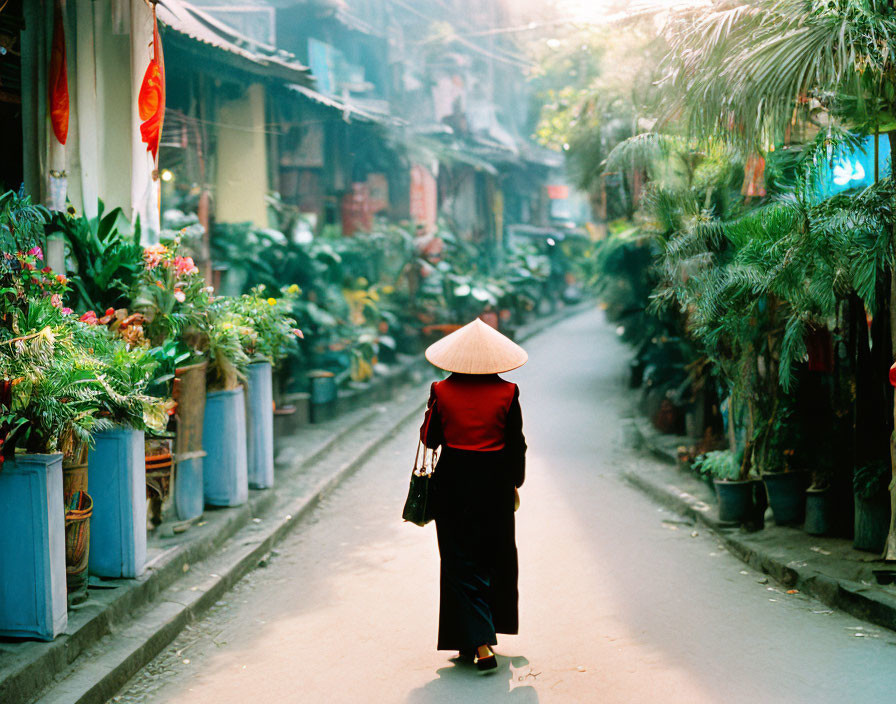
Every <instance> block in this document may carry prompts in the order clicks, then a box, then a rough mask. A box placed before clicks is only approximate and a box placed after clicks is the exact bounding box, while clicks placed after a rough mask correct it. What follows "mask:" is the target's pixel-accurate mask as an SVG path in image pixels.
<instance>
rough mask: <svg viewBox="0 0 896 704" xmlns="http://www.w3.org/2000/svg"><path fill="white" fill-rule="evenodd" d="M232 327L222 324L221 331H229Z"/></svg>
mask: <svg viewBox="0 0 896 704" xmlns="http://www.w3.org/2000/svg"><path fill="white" fill-rule="evenodd" d="M232 327H233V325H231V324H230V323H222V324H221V329H222V330H230V328H232Z"/></svg>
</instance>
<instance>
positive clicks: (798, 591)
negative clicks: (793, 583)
mask: <svg viewBox="0 0 896 704" xmlns="http://www.w3.org/2000/svg"><path fill="white" fill-rule="evenodd" d="M787 593H788V594H799V593H800V590H799V589H788V590H787Z"/></svg>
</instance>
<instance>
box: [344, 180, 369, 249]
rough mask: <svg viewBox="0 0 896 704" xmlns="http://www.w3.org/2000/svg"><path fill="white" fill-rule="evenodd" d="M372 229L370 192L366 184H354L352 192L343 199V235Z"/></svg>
mask: <svg viewBox="0 0 896 704" xmlns="http://www.w3.org/2000/svg"><path fill="white" fill-rule="evenodd" d="M372 229H373V211H372V210H371V208H370V191H369V189H368V188H367V184H366V183H353V184H352V190H351V191H350V192H348V193H346V194H345V195H344V196H343V197H342V234H343V235H346V236H348V235H353V234H355V233H356V232H370V231H371V230H372Z"/></svg>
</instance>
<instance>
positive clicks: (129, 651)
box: [0, 301, 594, 704]
mask: <svg viewBox="0 0 896 704" xmlns="http://www.w3.org/2000/svg"><path fill="white" fill-rule="evenodd" d="M593 305H594V304H593V302H591V301H585V302H582V303H579V304H577V305H574V306H569V307H565V308H563V309H561V310H560V311H557V312H556V313H554V314H552V315H550V316H546V317H545V318H542V319H539V320H537V321H534V322H533V323H530V324H529V325H528V326H525V327H524V328H522V329H521V330H520V331H519V333H518V336H517V338H518V339H519V340H520V341H523V340H527V339H529V338H531V337H533V336H535V335H537V334H539V333H540V332H542V331H544V330H545V329H547V328H549V327H551V326H553V325H555V324H557V323H559V322H561V321H563V320H566V319H568V318H571V317H573V316H575V315H578V314H580V313H582V312H584V311H586V310H589V309H590V308H591V307H593ZM427 368H428V365H426V364H424V363H422V362H421V361H420V360H417V361H415V362H413V363H411V364H409V365H408V368H407V370H405V373H407V374H408V376H409V377H413V375H414V373H415V372H417V371H418V370H420V371H423V370H425V369H427ZM410 385H411V384H405V385H404V387H405V388H407V387H408V386H410ZM425 398H426V394H425V393H422V394H421V397H420V403H418V404H413V405H412V408H411V410H409V411H407V412H406V413H403V414H402V415H401V417H400V419H399V420H398V421H396V422H394V423H392V424H390V425H389V426H388V428H386V429H385V430H384V431H383V432H382V433H379V434H378V435H377V436H376V437H375V438H374V439H372V440H371V441H369V442H368V443H366V444H365V445H364V446H363V447H361V448H359V450H358V452H357V453H356V454H355V456H354V457H353V458H352V459H351V460H348V461H347V462H345V463H343V464H342V465H340V466H339V468H338V469H336V471H335V472H333V473H332V474H330V475H329V476H327V477H325V478H323V479H322V480H321V481H319V482H318V484H316V485H315V486H314V488H313V489H312V490H311V491H310V492H309V493H308V494H306V495H304V496H302V497H300V498H298V499H295V500H293V501H292V502H291V503H290V504H289V505H288V508H287V509H286V515H285V517H283V518H282V519H279V520H278V521H277V522H276V523H275V524H274V525H273V526H270V527H266V528H265V531H264V533H263V534H261V535H258V534H256V535H254V536H251V537H250V536H247V537H246V540H244V541H243V544H242V546H240V548H239V549H235V550H231V551H229V552H228V551H226V550H225V551H223V554H222V552H221V547H222V545H223V544H224V543H225V542H226V541H227V540H229V539H230V538H233V537H235V536H237V535H238V534H239V533H240V531H242V530H243V529H244V528H245V527H246V526H248V525H250V519H254V518H256V517H264V516H266V515H269V514H270V512H271V511H272V510H273V508H274V507H275V505H276V504H277V492H276V489H274V490H268V491H263V492H261V491H259V492H254V491H253V492H250V499H249V501H248V502H247V503H246V504H245V505H244V506H242V507H239V508H238V509H230V511H232V513H228V514H227V516H226V518H225V519H224V523H222V524H219V525H218V526H216V528H217V530H215V531H209V533H210V534H209V535H208V536H204V537H203V538H202V539H201V540H197V541H195V542H193V543H191V544H189V545H188V546H185V547H184V549H182V550H180V551H179V553H178V554H177V555H176V556H173V557H172V558H171V559H168V560H167V561H165V562H163V564H158V565H157V566H156V569H155V570H153V572H152V573H151V578H147V579H145V580H144V581H143V582H142V583H141V584H140V585H139V587H138V588H136V589H130V590H128V591H127V592H125V593H123V594H121V595H120V598H118V599H117V600H115V601H114V602H113V603H112V604H111V605H110V606H109V607H108V608H106V609H103V610H101V611H99V612H98V613H97V615H96V616H95V617H94V618H93V619H91V620H90V621H89V622H88V623H87V624H85V625H83V626H82V627H81V628H79V629H78V631H76V632H75V633H73V634H72V635H71V636H69V638H67V639H65V640H60V639H57V640H56V641H53V642H52V643H48V644H47V646H49V647H48V649H47V652H46V653H44V654H43V655H42V656H41V657H40V658H37V659H36V660H35V661H33V662H31V663H29V664H28V665H26V666H25V667H23V668H22V669H21V670H20V671H19V672H17V673H15V674H14V675H13V676H11V677H8V678H7V679H6V680H4V681H3V682H0V695H2V696H0V699H2V701H3V702H4V704H6V703H7V702H8V703H9V704H15V703H18V702H28V701H39V702H42V703H46V704H50V703H53V704H92V703H97V704H99V703H101V702H105V701H107V700H108V699H109V698H110V697H112V696H114V694H115V693H116V692H117V691H118V690H120V689H121V687H122V686H124V684H126V683H127V681H128V680H129V679H130V678H131V677H133V675H134V674H136V673H137V672H138V671H139V670H140V669H141V668H142V667H144V666H145V665H146V664H147V663H148V662H150V661H151V660H152V659H153V658H154V657H155V656H156V655H158V653H160V652H161V651H162V650H163V649H164V648H165V647H166V646H167V645H168V644H170V643H171V642H172V641H173V640H174V639H175V638H176V637H177V635H178V634H179V633H180V632H181V631H182V630H183V629H184V627H185V626H187V625H188V624H189V623H190V622H192V621H194V620H196V619H197V618H200V617H201V616H202V614H203V613H204V612H205V611H206V610H208V609H209V608H210V607H211V606H213V605H214V604H215V602H216V601H217V600H218V599H220V597H221V595H223V594H224V593H226V592H227V591H228V590H229V589H230V588H232V587H233V586H234V585H235V584H236V583H237V582H238V581H239V580H240V579H241V578H242V577H244V576H245V575H246V574H247V573H248V572H250V571H251V570H253V569H254V568H256V567H258V566H259V563H260V562H262V561H263V558H264V556H265V555H266V554H267V553H269V552H270V551H271V549H272V548H273V547H274V545H276V544H277V543H278V542H280V541H281V540H282V539H283V538H284V537H286V535H288V534H289V532H290V531H291V530H293V528H295V527H296V526H298V525H299V524H300V522H301V521H302V520H303V519H304V518H305V517H307V516H308V514H309V513H310V512H311V511H313V510H314V508H315V507H317V506H318V505H319V504H320V502H321V501H322V500H323V499H325V498H326V497H327V496H328V495H329V494H330V493H331V492H332V491H333V490H334V489H335V488H337V487H338V486H339V485H340V484H341V483H342V481H344V480H345V479H347V478H348V477H350V476H351V475H352V474H353V473H354V472H355V471H357V470H358V469H359V468H360V467H361V465H362V464H363V463H364V462H365V461H366V459H367V457H368V456H369V455H370V454H371V453H372V452H373V451H375V450H376V449H377V448H378V447H379V446H380V445H382V444H383V443H385V442H387V441H388V440H389V439H390V438H391V437H393V436H394V434H395V432H397V431H398V429H399V428H400V427H401V426H402V425H404V424H405V423H407V422H409V421H410V420H411V419H412V418H414V417H415V416H416V415H418V414H419V413H420V412H421V410H422V409H423V407H424V406H425ZM375 415H376V411H373V410H371V411H369V412H367V413H364V414H360V413H359V416H358V418H357V419H353V420H355V421H356V422H354V423H350V424H348V425H346V426H345V427H343V428H341V429H340V430H339V431H337V432H335V433H333V435H332V436H330V437H329V438H328V439H327V440H326V441H325V442H324V443H322V444H321V445H320V446H318V447H317V448H315V450H314V451H313V452H312V453H311V454H309V455H308V456H307V457H305V458H303V459H302V461H301V462H299V463H297V465H296V466H295V467H294V468H293V471H295V472H300V471H301V470H302V469H305V468H308V467H311V466H313V465H315V464H317V463H318V462H320V461H321V459H322V458H323V457H324V456H325V455H326V454H327V453H328V452H329V451H330V450H332V449H333V448H334V447H336V446H337V445H338V444H339V443H340V442H341V441H342V440H344V439H345V438H346V437H347V436H349V435H350V434H352V433H353V432H354V431H355V430H356V429H357V428H359V427H361V426H363V425H365V424H366V423H367V422H369V421H371V420H372V419H373V417H374V416H375ZM343 418H344V416H343ZM166 556H167V554H163V555H162V556H161V557H160V561H161V560H164V558H165V557H166ZM228 558H229V559H228ZM215 561H221V562H225V561H226V562H227V563H228V564H225V565H222V566H220V567H217V568H215V569H214V570H213V571H212V572H213V574H215V575H216V577H214V578H211V579H210V580H206V581H205V582H203V583H201V585H193V587H192V588H190V589H189V590H186V589H185V588H184V587H185V585H182V584H181V581H183V580H182V579H181V578H183V577H184V576H185V574H186V573H187V572H188V571H189V569H190V566H191V565H194V564H195V563H202V562H210V563H213V562H215ZM166 592H176V593H177V594H178V598H177V600H176V601H175V600H173V599H164V596H165V593H166ZM138 610H142V611H146V612H147V613H141V614H139V616H136V617H135V616H134V612H135V611H138ZM127 616H131V618H130V620H127V621H125V618H126V617H127ZM122 621H124V623H122ZM110 633H111V634H112V635H111V636H108V635H107V634H110ZM103 637H106V638H111V640H113V641H115V640H118V641H122V645H121V646H120V647H112V648H109V647H106V648H105V649H104V650H105V651H106V652H104V653H103V654H101V655H99V656H98V657H95V658H93V657H91V658H89V659H85V661H84V662H78V661H77V659H78V657H79V656H80V655H82V653H84V652H85V651H86V650H87V648H88V647H90V646H92V645H94V644H95V643H97V642H99V641H100V640H101V639H102V638H103ZM54 651H55V652H54ZM48 658H50V659H48ZM46 669H49V670H50V671H51V672H58V673H59V675H58V676H57V682H56V684H53V683H52V682H48V681H47V675H46ZM25 692H40V694H38V695H37V698H35V696H34V695H33V694H23V693H25ZM14 695H15V696H14ZM6 697H9V699H7V698H6Z"/></svg>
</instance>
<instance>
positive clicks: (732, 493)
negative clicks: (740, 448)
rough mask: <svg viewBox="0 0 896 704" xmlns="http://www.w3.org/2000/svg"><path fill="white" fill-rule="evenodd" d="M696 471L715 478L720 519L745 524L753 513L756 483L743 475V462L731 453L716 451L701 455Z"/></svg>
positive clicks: (695, 467)
mask: <svg viewBox="0 0 896 704" xmlns="http://www.w3.org/2000/svg"><path fill="white" fill-rule="evenodd" d="M694 469H695V470H696V471H697V472H698V473H706V474H708V475H709V476H711V477H712V478H713V484H714V485H715V490H716V495H717V496H718V498H719V520H720V521H724V522H726V523H743V522H744V521H746V520H748V519H749V518H750V517H751V515H752V512H753V507H754V501H753V487H754V486H755V481H754V480H753V479H750V478H748V477H745V476H744V475H743V474H742V472H741V463H739V462H738V461H737V457H736V456H735V454H734V453H733V452H732V451H731V450H715V451H713V452H706V453H704V454H702V455H699V456H698V457H697V458H696V459H695V460H694Z"/></svg>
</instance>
